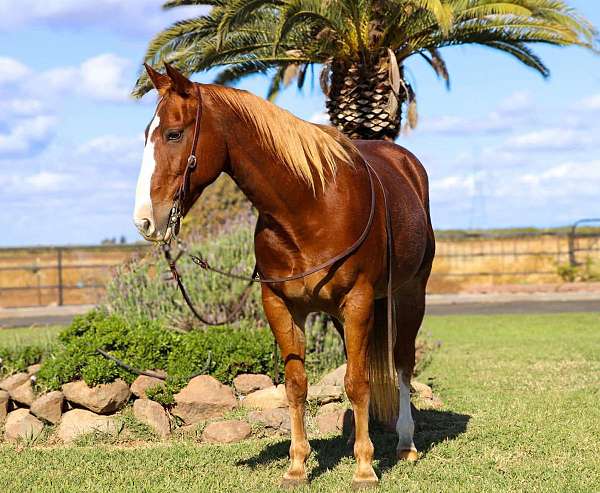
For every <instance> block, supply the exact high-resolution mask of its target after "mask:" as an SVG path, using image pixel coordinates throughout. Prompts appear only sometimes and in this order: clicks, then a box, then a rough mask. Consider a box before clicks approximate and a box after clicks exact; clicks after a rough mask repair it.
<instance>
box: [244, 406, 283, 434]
mask: <svg viewBox="0 0 600 493" xmlns="http://www.w3.org/2000/svg"><path fill="white" fill-rule="evenodd" d="M248 421H250V423H257V424H260V425H262V426H264V427H265V428H267V429H268V430H270V431H281V432H284V433H289V432H290V431H291V429H292V426H291V424H290V413H289V411H288V410H287V409H283V408H277V409H267V410H265V411H251V412H250V413H248Z"/></svg>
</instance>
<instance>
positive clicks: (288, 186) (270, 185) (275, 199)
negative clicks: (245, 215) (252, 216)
mask: <svg viewBox="0 0 600 493" xmlns="http://www.w3.org/2000/svg"><path fill="white" fill-rule="evenodd" d="M231 129H232V132H235V133H234V134H233V135H235V139H231V140H232V141H231V142H227V148H228V150H229V159H230V170H229V174H230V175H231V177H232V178H233V179H234V181H235V182H236V184H237V185H238V187H239V188H240V189H241V190H242V192H244V194H245V195H246V197H247V198H248V199H249V200H250V201H251V202H252V204H253V205H254V206H255V207H256V208H257V210H258V211H259V213H261V214H263V215H267V216H270V217H272V218H278V217H282V216H288V215H289V213H290V212H293V211H298V210H299V208H302V209H303V210H306V209H307V208H311V206H316V205H317V203H318V202H319V199H318V198H317V197H316V196H315V195H314V194H313V192H312V190H311V189H310V188H309V187H308V185H306V184H305V183H303V182H301V181H299V179H298V178H297V177H296V176H294V175H293V174H292V172H291V171H290V170H289V169H288V168H287V167H286V166H285V165H284V164H283V163H280V162H278V161H276V160H275V159H274V158H273V157H271V156H270V155H268V153H267V152H266V151H264V149H262V148H261V146H260V145H259V144H258V142H259V141H260V139H259V138H258V136H256V135H252V132H250V131H249V129H248V127H247V126H244V124H243V123H242V122H240V121H237V122H232V125H231Z"/></svg>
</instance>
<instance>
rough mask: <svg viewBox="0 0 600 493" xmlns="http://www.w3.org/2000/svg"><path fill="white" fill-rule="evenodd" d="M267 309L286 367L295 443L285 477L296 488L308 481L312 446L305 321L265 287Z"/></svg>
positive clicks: (286, 481) (286, 383)
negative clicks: (306, 419)
mask: <svg viewBox="0 0 600 493" xmlns="http://www.w3.org/2000/svg"><path fill="white" fill-rule="evenodd" d="M262 295H263V307H264V310H265V314H266V315H267V319H268V320H269V324H270V326H271V329H272V330H273V334H274V335H275V339H276V340H277V344H278V345H279V348H280V349H281V356H282V358H283V361H284V364H285V390H286V393H287V398H288V401H289V410H290V422H291V427H292V440H291V442H292V443H291V445H290V460H291V464H290V467H289V469H288V470H287V472H286V473H285V474H284V476H283V484H284V485H285V486H296V485H299V484H304V483H306V482H307V481H308V477H307V475H306V466H305V463H306V459H307V458H308V455H309V453H310V445H309V443H308V440H307V438H306V428H305V424H304V412H305V403H306V393H307V386H308V380H307V378H306V372H305V370H304V356H305V338H304V319H305V316H300V315H298V314H297V313H294V312H293V311H292V310H290V309H289V308H288V306H287V304H286V303H285V301H284V300H283V299H281V298H280V297H279V296H277V295H276V294H275V293H274V292H273V291H272V290H271V289H270V288H269V287H268V286H265V285H263V289H262Z"/></svg>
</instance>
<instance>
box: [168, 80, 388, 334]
mask: <svg viewBox="0 0 600 493" xmlns="http://www.w3.org/2000/svg"><path fill="white" fill-rule="evenodd" d="M194 87H195V89H196V97H197V99H198V107H197V108H196V118H195V122H194V136H193V140H192V148H191V151H190V155H189V156H188V159H187V165H186V168H185V171H184V173H183V178H182V180H181V184H180V186H179V188H178V189H177V191H176V193H175V195H174V198H173V206H172V207H171V211H170V214H169V221H168V227H169V228H171V237H170V238H169V240H167V241H165V242H164V243H163V245H162V248H163V253H164V256H165V259H166V261H167V263H168V265H169V269H170V271H171V274H172V276H173V279H174V280H175V281H176V283H177V286H178V288H179V291H181V294H182V296H183V299H184V300H185V302H186V304H187V305H188V307H189V308H190V310H191V312H192V313H193V314H194V316H195V317H196V318H197V319H198V320H199V321H200V322H202V323H203V324H205V325H210V326H218V325H225V324H227V323H230V322H232V321H233V320H235V318H236V317H237V315H238V314H239V313H240V312H241V310H242V308H243V307H244V304H245V302H246V300H247V298H248V295H249V293H250V288H251V287H252V285H253V284H254V283H260V284H277V283H283V282H288V281H295V280H298V279H302V278H305V277H307V276H310V275H311V274H314V273H315V272H318V271H320V270H322V269H325V268H327V267H330V266H332V265H334V264H335V263H337V262H339V261H341V260H343V259H345V258H346V257H348V256H350V255H351V254H352V253H354V252H355V251H356V250H358V249H359V248H360V246H361V245H362V244H363V243H364V242H365V240H366V239H367V236H368V235H369V232H370V230H371V226H372V225H373V219H374V217H375V206H376V198H375V183H374V181H373V175H375V177H376V178H377V181H378V182H379V185H380V186H381V190H382V192H383V200H384V207H385V211H386V230H387V247H388V248H387V253H388V283H387V284H388V286H387V296H388V324H389V323H391V321H392V316H393V303H391V302H390V301H391V300H392V298H391V296H392V253H393V252H392V230H391V218H390V213H389V208H388V203H387V194H386V190H385V188H384V186H383V182H382V181H381V178H380V177H379V175H378V174H377V172H376V171H375V170H374V169H373V167H372V166H371V165H370V164H369V163H368V162H367V161H366V160H365V159H363V160H362V162H363V164H364V166H365V169H366V171H367V176H368V177H369V187H370V191H371V204H370V210H369V218H368V220H367V223H366V224H365V227H364V228H363V231H362V233H361V235H360V236H359V237H358V238H357V240H356V241H355V242H354V243H353V244H352V245H350V246H349V247H348V248H346V249H345V250H344V251H342V252H341V253H339V254H338V255H336V256H334V257H332V258H330V259H329V260H327V261H325V262H322V263H320V264H318V265H316V266H314V267H311V268H310V269H308V270H306V271H304V272H301V273H298V274H292V275H290V276H287V277H278V278H268V277H262V276H261V275H260V273H259V272H258V269H257V267H256V266H255V267H254V272H253V273H252V276H250V277H247V276H242V275H238V274H234V273H232V272H227V271H224V270H221V269H218V268H215V267H212V266H211V265H210V264H209V263H208V261H207V260H206V258H204V257H203V256H202V255H201V254H200V256H197V255H192V254H188V255H189V257H190V258H191V259H192V261H193V262H194V263H195V264H197V265H198V266H200V267H201V268H202V269H205V270H208V271H211V272H214V273H216V274H219V275H222V276H225V277H229V278H230V279H237V280H242V281H246V282H247V283H248V284H247V285H246V287H245V289H244V291H243V292H242V295H241V296H240V299H239V300H238V302H237V303H236V304H235V305H234V306H233V307H232V309H231V310H230V311H229V314H228V315H226V317H225V318H224V319H223V320H219V321H214V320H209V319H208V318H206V317H204V316H203V315H202V314H200V313H199V311H198V310H197V309H196V307H195V306H194V303H193V302H192V300H191V298H190V296H189V293H188V291H187V289H186V287H185V285H184V282H183V278H182V276H181V274H180V273H179V271H178V269H177V260H178V259H179V258H180V257H181V255H182V254H183V253H184V252H185V250H186V249H185V246H184V245H183V243H182V242H180V241H179V240H178V238H177V235H178V234H179V230H180V227H181V220H182V218H183V215H184V207H185V200H186V198H187V196H188V195H189V192H190V180H191V175H192V173H193V172H194V170H195V169H196V168H197V158H196V148H197V146H198V140H199V137H200V122H201V119H202V96H201V93H200V87H199V85H198V84H195V85H194ZM171 239H175V240H176V241H177V243H178V245H179V246H180V248H181V252H180V253H179V254H178V255H177V256H176V257H175V258H173V256H172V255H171V247H170V240H171Z"/></svg>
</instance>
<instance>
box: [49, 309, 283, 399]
mask: <svg viewBox="0 0 600 493" xmlns="http://www.w3.org/2000/svg"><path fill="white" fill-rule="evenodd" d="M59 341H60V342H61V347H60V349H59V350H58V351H57V352H55V354H53V355H52V356H51V357H49V358H47V359H46V360H45V361H44V364H43V366H42V369H41V370H40V372H39V374H38V377H39V383H40V384H41V385H44V386H46V387H48V388H50V389H58V388H60V386H61V385H62V384H64V383H67V382H70V381H73V380H77V379H83V380H85V382H86V383H87V384H88V385H97V384H100V383H108V382H112V381H113V380H115V379H116V378H118V377H120V378H122V379H124V380H125V381H127V382H129V383H131V382H132V381H133V380H134V379H135V378H136V375H135V374H133V373H131V372H129V371H127V370H125V369H124V368H121V367H120V366H118V365H117V364H116V363H115V362H113V361H111V360H108V359H106V358H104V357H103V356H101V355H100V354H99V353H97V349H103V350H105V351H107V352H109V353H110V354H111V355H113V356H115V357H116V358H118V359H120V360H122V361H124V362H126V363H127V364H129V365H131V366H133V367H134V368H139V369H144V370H145V369H161V370H165V371H166V372H167V373H168V374H169V379H168V380H169V381H168V383H169V384H170V388H171V391H174V390H178V389H179V388H181V386H182V385H184V384H185V383H187V381H188V380H189V378H190V376H191V375H193V374H196V373H205V374H209V375H213V376H214V377H215V378H217V379H218V380H220V381H222V382H226V383H229V382H231V380H233V378H234V377H235V376H236V375H238V374H240V373H246V372H249V373H270V372H271V371H272V368H273V358H272V336H271V334H270V331H269V330H268V329H266V328H263V329H254V330H250V328H249V327H248V326H244V324H241V325H240V327H238V328H236V327H231V326H225V327H216V328H211V329H210V330H206V331H194V332H189V333H186V334H183V333H176V332H173V331H169V330H166V329H164V328H163V327H162V325H161V324H160V323H158V322H156V321H150V320H144V321H142V320H139V321H137V322H134V323H131V322H129V321H128V320H126V319H125V318H123V317H121V316H119V315H115V314H109V313H107V312H106V311H104V310H93V311H91V312H89V313H88V314H87V315H84V316H81V317H77V318H76V319H75V320H74V321H73V323H72V324H71V326H70V327H68V328H67V329H66V330H64V331H63V332H62V333H61V334H60V335H59Z"/></svg>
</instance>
